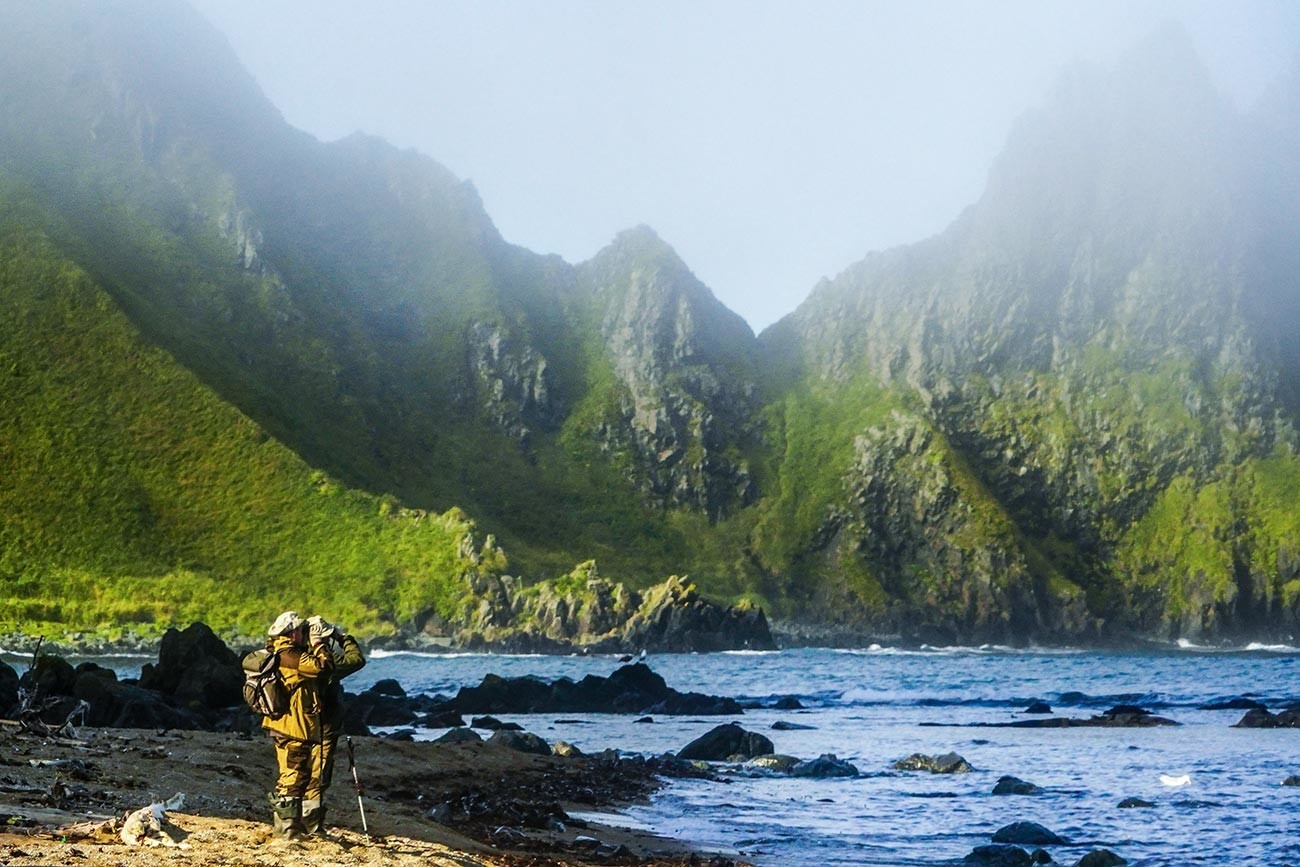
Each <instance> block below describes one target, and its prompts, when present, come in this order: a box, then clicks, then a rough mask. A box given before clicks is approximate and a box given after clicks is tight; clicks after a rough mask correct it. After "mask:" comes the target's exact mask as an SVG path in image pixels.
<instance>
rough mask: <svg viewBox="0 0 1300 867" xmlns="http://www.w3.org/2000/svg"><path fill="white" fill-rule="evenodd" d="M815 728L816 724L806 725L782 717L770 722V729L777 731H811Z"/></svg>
mask: <svg viewBox="0 0 1300 867" xmlns="http://www.w3.org/2000/svg"><path fill="white" fill-rule="evenodd" d="M816 728H817V726H806V725H802V724H800V723H792V722H786V721H785V720H783V719H779V720H777V721H776V722H774V723H772V729H773V730H774V731H778V732H801V731H813V730H815V729H816Z"/></svg>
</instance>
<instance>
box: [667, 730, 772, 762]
mask: <svg viewBox="0 0 1300 867" xmlns="http://www.w3.org/2000/svg"><path fill="white" fill-rule="evenodd" d="M772 752H774V750H773V748H772V741H771V740H769V739H768V738H766V737H764V736H763V735H760V734H758V733H757V732H747V731H745V730H744V729H743V728H741V727H740V726H738V725H736V724H735V723H726V724H724V725H720V726H717V727H715V728H713V729H710V730H709V731H708V732H707V733H705V734H703V735H700V736H699V737H698V738H696V739H695V740H693V741H691V742H690V743H689V744H687V745H686V746H684V747H682V748H681V750H679V751H678V753H677V758H679V759H701V760H703V761H706V762H720V761H724V760H725V759H729V758H731V757H732V756H741V757H743V758H744V759H752V758H754V757H755V756H766V755H769V754H770V753H772Z"/></svg>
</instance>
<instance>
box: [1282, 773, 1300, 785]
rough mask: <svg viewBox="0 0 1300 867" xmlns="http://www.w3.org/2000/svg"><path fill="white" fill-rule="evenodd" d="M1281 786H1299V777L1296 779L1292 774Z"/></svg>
mask: <svg viewBox="0 0 1300 867" xmlns="http://www.w3.org/2000/svg"><path fill="white" fill-rule="evenodd" d="M1282 785H1284V786H1300V777H1297V776H1296V775H1295V774H1292V775H1291V776H1289V777H1287V778H1286V779H1285V780H1283V781H1282Z"/></svg>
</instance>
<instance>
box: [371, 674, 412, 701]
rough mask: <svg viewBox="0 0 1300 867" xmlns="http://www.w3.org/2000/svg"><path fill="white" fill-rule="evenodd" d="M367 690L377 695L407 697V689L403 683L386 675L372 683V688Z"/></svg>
mask: <svg viewBox="0 0 1300 867" xmlns="http://www.w3.org/2000/svg"><path fill="white" fill-rule="evenodd" d="M366 692H369V693H374V694H375V695H386V696H388V697H390V698H406V690H405V689H403V688H402V685H401V684H400V683H398V682H397V681H396V680H394V679H393V678H391V677H385V678H383V679H381V680H377V681H375V682H374V683H373V684H371V686H370V689H368V690H366Z"/></svg>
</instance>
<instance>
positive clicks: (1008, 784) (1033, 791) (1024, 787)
mask: <svg viewBox="0 0 1300 867" xmlns="http://www.w3.org/2000/svg"><path fill="white" fill-rule="evenodd" d="M1042 792H1043V790H1042V789H1040V788H1039V787H1038V786H1035V785H1034V784H1033V783H1030V782H1028V781H1026V780H1022V779H1020V778H1019V777H1011V776H1004V777H999V778H998V781H997V783H996V784H995V785H994V786H993V794H995V795H1040V794H1042Z"/></svg>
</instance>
